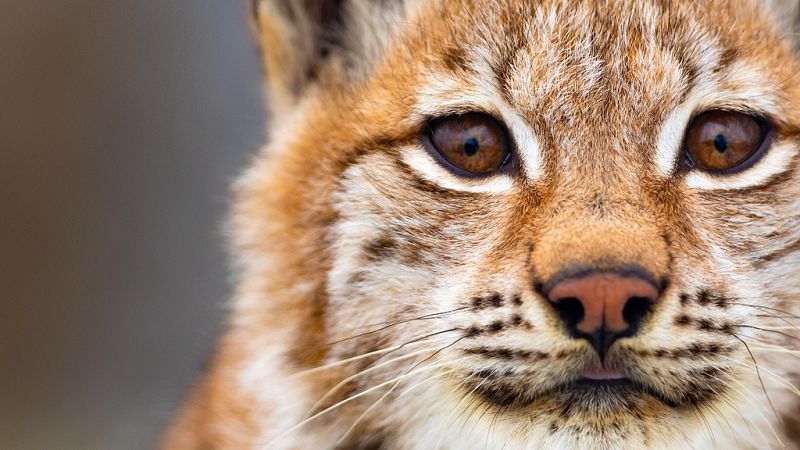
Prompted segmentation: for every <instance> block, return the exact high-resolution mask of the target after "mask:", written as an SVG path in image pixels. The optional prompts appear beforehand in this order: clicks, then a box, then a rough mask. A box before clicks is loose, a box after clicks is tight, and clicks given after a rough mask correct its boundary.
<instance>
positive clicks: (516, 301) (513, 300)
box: [511, 294, 522, 306]
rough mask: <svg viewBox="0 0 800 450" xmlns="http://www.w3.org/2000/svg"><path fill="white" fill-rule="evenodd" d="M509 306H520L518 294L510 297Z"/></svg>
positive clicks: (520, 299)
mask: <svg viewBox="0 0 800 450" xmlns="http://www.w3.org/2000/svg"><path fill="white" fill-rule="evenodd" d="M511 304H512V305H514V306H522V296H521V295H519V294H514V296H513V297H511Z"/></svg>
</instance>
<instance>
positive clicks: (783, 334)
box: [737, 324, 800, 342]
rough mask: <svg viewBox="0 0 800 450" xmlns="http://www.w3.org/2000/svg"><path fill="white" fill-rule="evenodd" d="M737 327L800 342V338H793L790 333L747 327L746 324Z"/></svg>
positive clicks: (752, 326)
mask: <svg viewBox="0 0 800 450" xmlns="http://www.w3.org/2000/svg"><path fill="white" fill-rule="evenodd" d="M737 327H738V328H749V329H752V330H758V331H762V332H764V333H775V334H779V335H781V336H783V337H786V338H789V339H792V340H794V341H798V342H800V338H798V337H797V336H792V335H791V334H789V333H785V332H783V331H779V330H773V329H770V328H761V327H757V326H754V325H745V324H741V325H737Z"/></svg>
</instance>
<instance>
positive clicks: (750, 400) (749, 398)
mask: <svg viewBox="0 0 800 450" xmlns="http://www.w3.org/2000/svg"><path fill="white" fill-rule="evenodd" d="M713 378H715V379H716V380H717V381H719V382H721V383H722V384H724V385H725V386H727V387H728V388H729V389H731V390H733V391H734V392H736V393H737V394H739V395H740V396H741V397H742V398H744V399H745V400H746V401H747V402H748V403H749V404H750V406H752V407H753V409H754V410H756V411H757V412H758V414H759V415H760V416H761V418H762V419H764V422H766V423H767V424H769V421H768V420H767V417H766V416H764V414H763V413H762V412H761V408H759V407H758V406H756V404H755V403H754V402H753V398H752V396H751V395H750V394H749V393H747V392H745V391H742V390H740V389H738V388H736V387H735V386H733V385H732V384H730V383H728V382H727V381H725V380H724V379H722V378H719V377H716V376H715V377H713ZM739 384H740V385H741V383H739ZM725 401H726V402H727V403H728V405H729V406H731V407H733V404H732V403H731V402H730V401H729V400H725ZM733 409H735V410H736V412H737V413H739V416H740V417H741V418H742V419H743V420H744V421H745V425H747V429H748V431H750V432H751V433H752V432H753V431H752V429H750V425H751V424H752V425H753V426H754V427H755V429H756V431H757V432H758V434H760V435H761V437H762V438H763V439H764V441H765V442H766V441H767V436H765V435H764V432H763V431H761V428H760V427H757V426H756V424H754V423H752V421H751V420H750V419H748V418H747V417H745V416H744V415H743V414H742V413H741V411H739V409H738V408H735V407H733ZM770 428H771V426H770ZM773 433H775V430H773ZM775 437H776V438H777V437H778V436H777V434H775Z"/></svg>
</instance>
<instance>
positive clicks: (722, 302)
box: [712, 295, 728, 309]
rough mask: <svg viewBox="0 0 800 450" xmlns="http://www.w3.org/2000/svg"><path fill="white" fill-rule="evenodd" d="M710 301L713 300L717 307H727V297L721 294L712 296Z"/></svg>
mask: <svg viewBox="0 0 800 450" xmlns="http://www.w3.org/2000/svg"><path fill="white" fill-rule="evenodd" d="M712 301H713V302H714V304H715V305H716V306H717V307H718V308H723V309H724V308H727V307H728V299H727V298H725V297H723V296H721V295H716V296H714V298H713V299H712Z"/></svg>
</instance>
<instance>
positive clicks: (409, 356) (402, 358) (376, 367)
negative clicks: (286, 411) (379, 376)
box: [308, 347, 436, 414]
mask: <svg viewBox="0 0 800 450" xmlns="http://www.w3.org/2000/svg"><path fill="white" fill-rule="evenodd" d="M434 350H436V347H431V348H426V349H423V350H419V351H416V352H412V353H409V354H407V355H403V356H398V357H396V358H392V359H390V360H388V361H384V362H382V363H380V364H377V365H374V366H370V367H368V368H366V369H364V370H362V371H360V372H358V373H355V374H353V375H350V376H348V377H347V378H345V379H343V380H342V381H340V382H339V383H338V384H336V386H334V387H332V388H331V389H330V390H328V392H327V393H326V394H325V395H323V396H322V398H320V399H319V400H317V401H316V403H314V405H313V406H311V408H310V409H309V412H308V414H311V413H312V412H314V411H316V410H317V408H318V407H319V406H320V405H321V404H323V403H324V402H325V400H327V399H329V398H330V397H331V395H333V394H334V393H335V392H336V391H338V390H339V389H340V388H342V387H343V386H345V385H347V383H349V382H351V381H353V380H355V379H356V378H358V377H360V376H362V375H364V374H367V373H370V372H372V371H374V370H377V369H379V368H381V367H384V366H387V365H389V364H392V363H396V362H399V361H402V360H404V359H408V358H413V357H415V356H417V355H419V354H422V353H426V352H432V351H434Z"/></svg>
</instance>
